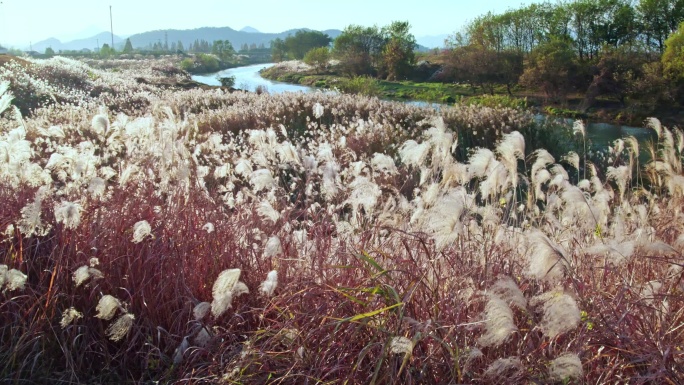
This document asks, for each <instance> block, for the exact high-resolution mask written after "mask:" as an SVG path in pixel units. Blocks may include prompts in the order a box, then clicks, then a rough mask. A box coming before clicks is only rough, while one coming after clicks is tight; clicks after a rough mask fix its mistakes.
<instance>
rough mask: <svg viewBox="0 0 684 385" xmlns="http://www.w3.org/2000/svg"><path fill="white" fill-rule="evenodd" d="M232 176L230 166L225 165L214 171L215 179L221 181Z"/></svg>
mask: <svg viewBox="0 0 684 385" xmlns="http://www.w3.org/2000/svg"><path fill="white" fill-rule="evenodd" d="M228 175H230V164H229V163H225V164H222V165H220V166H218V167H216V168H215V169H214V178H216V179H221V178H225V177H227V176H228Z"/></svg>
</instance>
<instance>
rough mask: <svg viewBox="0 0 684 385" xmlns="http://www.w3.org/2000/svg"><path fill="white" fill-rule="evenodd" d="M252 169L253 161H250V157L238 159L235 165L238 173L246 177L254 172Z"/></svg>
mask: <svg viewBox="0 0 684 385" xmlns="http://www.w3.org/2000/svg"><path fill="white" fill-rule="evenodd" d="M252 170H253V169H252V162H250V161H249V159H245V158H240V159H238V161H237V164H236V165H235V174H236V175H242V176H245V177H246V176H248V175H251V174H252Z"/></svg>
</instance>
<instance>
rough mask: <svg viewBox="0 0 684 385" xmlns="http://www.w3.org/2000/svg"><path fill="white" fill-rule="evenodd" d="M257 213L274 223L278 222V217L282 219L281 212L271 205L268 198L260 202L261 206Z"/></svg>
mask: <svg viewBox="0 0 684 385" xmlns="http://www.w3.org/2000/svg"><path fill="white" fill-rule="evenodd" d="M257 213H258V214H259V216H260V217H262V218H264V219H265V220H269V221H271V222H272V223H273V224H275V223H276V222H278V219H280V212H278V210H276V209H274V208H273V206H272V205H271V202H269V201H268V200H263V201H261V203H259V207H257Z"/></svg>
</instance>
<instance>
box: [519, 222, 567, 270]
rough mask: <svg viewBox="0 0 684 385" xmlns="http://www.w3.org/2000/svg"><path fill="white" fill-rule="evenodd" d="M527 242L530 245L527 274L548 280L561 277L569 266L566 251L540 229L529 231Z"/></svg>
mask: <svg viewBox="0 0 684 385" xmlns="http://www.w3.org/2000/svg"><path fill="white" fill-rule="evenodd" d="M527 242H528V245H529V248H528V251H527V258H528V261H529V266H528V269H527V275H529V276H531V277H533V278H535V279H539V280H546V281H555V280H557V279H559V278H561V277H562V276H563V274H564V273H565V268H566V267H567V262H566V261H567V259H566V257H565V255H566V253H565V251H564V250H563V249H562V248H561V247H560V246H559V245H557V244H555V243H553V242H552V241H551V240H550V239H549V238H548V237H547V236H546V235H545V234H544V233H542V232H541V231H539V230H533V231H531V232H530V233H528V234H527Z"/></svg>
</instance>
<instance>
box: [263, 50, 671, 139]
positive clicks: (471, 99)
mask: <svg viewBox="0 0 684 385" xmlns="http://www.w3.org/2000/svg"><path fill="white" fill-rule="evenodd" d="M335 64H336V63H335V62H334V61H333V64H331V65H329V66H328V68H329V69H328V70H325V71H321V70H318V69H316V68H315V67H313V66H308V65H306V64H305V63H303V62H281V63H276V64H275V65H274V66H272V67H269V68H266V69H264V70H261V71H260V74H261V76H262V77H264V78H265V79H269V80H273V81H278V82H283V83H290V84H299V85H305V86H309V87H314V88H320V89H323V90H325V89H336V90H339V91H341V92H345V93H351V94H362V95H367V96H378V97H380V98H383V99H387V100H397V101H406V100H411V101H423V102H427V103H438V104H446V105H453V104H454V103H462V104H474V105H482V106H487V107H496V106H501V107H509V108H520V109H525V110H530V111H532V112H534V113H538V114H543V115H547V116H554V117H560V118H567V119H573V120H576V119H582V120H585V121H591V122H600V123H612V124H620V125H629V126H635V127H640V126H643V124H644V121H645V120H646V119H647V118H648V117H649V116H650V115H649V114H645V113H643V112H641V113H638V112H635V111H632V110H630V109H629V108H628V107H623V106H620V104H619V103H618V102H616V101H610V100H599V101H597V102H596V105H595V106H594V107H592V108H590V109H588V110H585V111H580V110H579V109H580V107H581V105H582V103H583V97H582V96H581V95H574V96H573V95H570V96H568V98H567V100H566V101H565V102H564V103H562V104H559V103H550V102H548V100H547V99H546V98H545V97H544V96H543V95H540V94H539V93H535V92H530V91H526V90H523V89H520V88H519V87H515V88H514V89H513V90H512V92H511V94H509V93H508V91H507V89H506V88H505V87H503V86H501V87H495V88H494V94H493V95H490V94H486V93H485V94H483V93H481V92H479V91H478V90H476V89H475V88H474V87H472V86H471V85H468V84H448V83H442V82H419V81H411V80H404V81H388V80H379V79H374V78H371V77H368V76H354V77H350V76H345V75H341V74H340V73H339V72H337V71H335V70H334V66H335ZM331 67H332V68H331ZM659 116H662V120H663V121H664V122H667V124H672V125H682V124H684V110H681V109H677V110H670V111H663V112H662V113H661V114H660V115H659Z"/></svg>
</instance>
